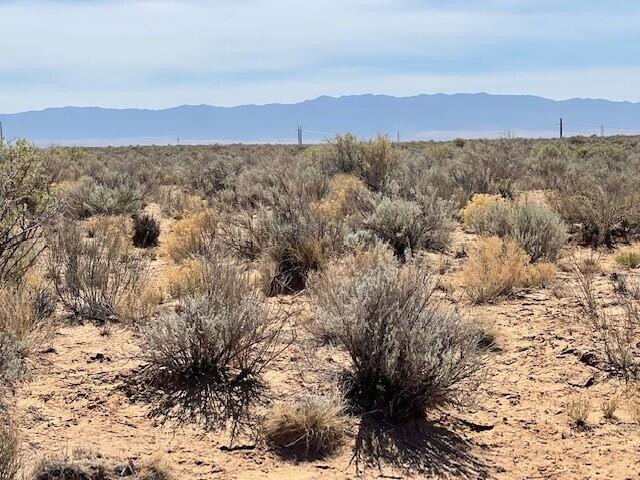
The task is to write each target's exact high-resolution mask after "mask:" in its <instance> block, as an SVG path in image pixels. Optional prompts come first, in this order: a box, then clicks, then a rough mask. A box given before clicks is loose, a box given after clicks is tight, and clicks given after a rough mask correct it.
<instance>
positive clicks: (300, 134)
mask: <svg viewBox="0 0 640 480" xmlns="http://www.w3.org/2000/svg"><path fill="white" fill-rule="evenodd" d="M298 145H299V146H302V126H301V125H298Z"/></svg>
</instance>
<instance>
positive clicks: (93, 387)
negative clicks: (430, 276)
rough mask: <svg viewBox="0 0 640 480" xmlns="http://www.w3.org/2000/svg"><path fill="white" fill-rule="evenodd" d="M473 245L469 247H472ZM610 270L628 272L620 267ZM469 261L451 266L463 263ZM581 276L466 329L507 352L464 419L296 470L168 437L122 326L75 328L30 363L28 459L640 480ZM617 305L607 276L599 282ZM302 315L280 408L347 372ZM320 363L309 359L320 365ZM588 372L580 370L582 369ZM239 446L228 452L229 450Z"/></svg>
mask: <svg viewBox="0 0 640 480" xmlns="http://www.w3.org/2000/svg"><path fill="white" fill-rule="evenodd" d="M467 240H468V239H464V238H463V239H462V240H460V241H462V242H464V241H467ZM604 260H605V261H604V264H605V270H608V271H611V270H615V269H618V270H619V268H618V267H615V266H614V264H613V262H612V261H611V256H610V255H609V256H608V257H606V258H605V259H604ZM459 261H462V260H453V262H454V268H455V262H459ZM571 281H572V279H571V275H570V274H568V273H563V272H561V273H560V278H559V280H558V282H557V284H556V285H555V286H554V287H552V288H547V289H544V290H533V291H527V292H522V293H520V294H518V295H517V296H515V297H514V298H511V299H508V300H505V301H502V302H500V303H498V304H496V305H490V306H483V307H472V306H470V305H466V304H463V306H462V308H463V310H465V311H466V313H467V314H468V315H470V316H471V317H473V318H477V319H479V320H481V321H483V322H487V323H489V324H491V325H494V327H495V331H496V336H497V348H496V349H495V351H494V352H493V353H492V355H491V359H490V361H489V363H488V364H487V366H486V369H485V371H486V373H485V374H486V379H485V381H484V383H483V384H482V386H481V388H480V389H479V390H478V392H477V395H475V396H474V398H473V404H472V406H471V407H469V408H467V409H465V410H463V411H453V410H452V411H447V412H439V413H436V414H433V415H432V416H431V417H430V422H429V423H425V424H422V425H411V426H408V427H405V428H403V429H397V428H396V429H393V428H389V429H388V430H387V431H386V433H385V435H384V436H382V437H380V436H379V435H378V434H377V433H378V432H377V430H376V429H375V428H373V427H371V426H370V425H368V424H367V423H368V422H367V421H366V420H365V421H362V422H361V421H360V420H358V419H353V421H352V424H351V426H350V437H349V438H348V440H347V442H346V444H345V445H344V446H343V447H342V448H341V450H340V451H339V452H337V453H336V454H335V455H333V456H331V457H330V458H324V459H321V460H314V461H308V462H296V461H293V460H291V459H286V458H283V457H281V456H280V455H279V454H278V452H277V451H274V450H273V449H271V448H270V447H268V446H267V445H265V444H264V442H261V441H256V440H254V439H251V438H250V437H246V436H243V437H240V438H238V439H237V440H236V441H235V442H234V443H233V444H230V441H229V437H228V434H227V433H225V432H218V433H211V432H209V433H207V432H206V431H205V430H204V429H203V428H202V426H201V425H199V424H198V423H194V424H186V425H177V424H175V423H174V422H171V421H169V422H167V423H162V422H161V421H160V420H159V418H157V417H154V416H152V415H151V414H150V412H151V409H150V405H149V404H148V403H147V402H145V401H144V400H143V399H138V398H135V397H132V396H131V395H129V393H128V389H127V388H124V387H125V386H126V385H129V384H130V382H131V381H132V378H135V373H136V372H137V371H138V370H139V367H140V366H141V362H140V360H139V359H138V358H137V357H138V354H139V348H140V347H139V345H140V342H139V338H138V334H137V333H136V332H135V331H134V330H132V329H130V328H125V327H118V326H114V327H112V328H111V329H110V331H109V334H108V335H105V334H104V333H105V332H104V331H103V330H102V329H101V328H98V327H96V326H94V325H81V326H65V327H63V328H61V329H60V330H59V331H58V333H57V334H56V336H55V337H54V338H53V339H52V341H51V348H50V349H48V350H44V351H43V352H41V353H40V354H38V355H37V356H35V357H33V358H32V361H31V374H30V376H29V378H28V379H27V380H26V381H25V382H24V383H22V384H21V385H20V386H19V387H18V389H17V391H16V393H15V412H14V413H15V419H16V422H17V424H18V425H19V427H20V432H21V435H22V438H23V445H24V449H25V452H26V458H27V460H28V462H29V463H33V462H34V461H36V460H37V459H39V458H42V457H43V456H51V455H58V454H64V453H66V452H70V451H72V450H73V449H75V448H84V449H94V450H96V451H100V452H102V453H103V454H105V455H108V456H114V457H119V458H132V459H136V460H142V461H144V460H147V459H149V458H152V457H154V456H161V457H162V458H164V459H165V460H166V461H167V462H168V463H169V464H171V465H173V467H174V470H175V472H176V474H177V478H180V479H193V480H204V479H267V478H268V479H282V480H284V479H320V478H322V479H350V478H354V477H357V476H360V477H361V478H392V479H396V478H397V479H399V478H469V479H476V478H497V479H505V480H506V479H525V478H526V479H534V478H546V479H558V478H562V479H565V478H566V479H572V478H576V479H593V478H610V479H636V478H640V426H638V425H635V424H633V422H632V421H631V419H630V416H629V413H628V412H627V410H626V407H625V404H624V402H623V403H622V404H621V406H620V408H619V409H618V411H617V419H615V420H605V419H604V418H603V416H602V414H601V412H600V403H601V401H602V400H604V399H606V398H609V397H611V396H612V395H615V394H619V393H621V392H622V391H623V389H624V384H623V383H621V382H620V381H619V380H616V379H612V378H610V377H609V376H608V375H607V374H605V373H604V372H602V371H601V370H598V369H597V368H595V367H592V366H590V365H589V363H591V362H589V361H588V359H589V358H590V356H589V355H584V354H585V353H588V352H590V351H592V350H593V349H594V342H593V338H592V337H591V334H590V332H589V329H588V328H587V327H586V326H585V325H583V324H581V323H580V322H579V321H578V318H579V315H578V310H577V305H576V302H575V299H574V298H573V296H572V295H571V293H570V290H571V288H570V285H571ZM599 288H600V289H601V291H602V295H603V298H605V297H606V295H610V293H605V292H609V290H610V289H609V280H608V276H607V275H606V273H605V275H603V276H602V277H601V279H600V280H599ZM278 301H281V302H282V303H283V304H284V308H288V309H290V311H293V312H297V313H298V315H297V316H296V317H294V318H295V320H294V323H293V327H294V328H297V329H298V331H299V340H298V342H297V343H296V344H294V345H293V346H291V347H290V348H289V349H288V350H286V351H285V353H284V354H283V355H281V356H280V357H279V358H278V359H277V360H276V361H275V363H274V364H273V365H272V367H271V368H270V370H269V372H268V373H267V379H268V383H269V387H270V392H271V394H272V396H273V397H274V398H275V400H278V399H284V398H290V397H291V396H294V395H295V394H297V393H300V392H303V391H305V390H308V389H313V388H316V386H315V385H322V382H323V380H322V379H323V378H326V374H327V372H329V371H331V370H332V369H334V368H335V367H336V366H338V365H340V364H341V363H343V361H344V355H343V354H342V353H341V352H338V351H337V350H335V349H332V348H329V347H327V348H323V349H320V350H317V349H313V348H310V346H309V345H308V344H307V340H306V337H305V335H306V334H305V332H304V329H302V328H300V324H301V322H303V321H304V316H305V315H308V313H307V312H308V308H307V307H306V301H307V300H306V298H305V296H304V295H300V296H298V297H296V298H293V299H291V298H283V299H280V300H275V301H274V302H278ZM310 352H311V353H310ZM581 359H582V360H581ZM577 394H584V395H587V396H588V397H589V399H590V400H591V406H592V411H591V415H590V417H589V421H588V428H585V429H577V428H575V427H573V426H572V424H571V421H570V419H569V417H568V416H567V414H566V409H565V405H566V403H567V401H568V400H570V399H571V398H573V397H574V396H575V395H577ZM230 445H231V446H230Z"/></svg>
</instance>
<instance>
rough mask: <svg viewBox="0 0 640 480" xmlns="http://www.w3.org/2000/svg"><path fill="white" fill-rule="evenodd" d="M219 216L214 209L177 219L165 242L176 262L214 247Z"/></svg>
mask: <svg viewBox="0 0 640 480" xmlns="http://www.w3.org/2000/svg"><path fill="white" fill-rule="evenodd" d="M218 222H219V218H218V216H217V214H216V213H215V212H213V211H212V210H204V211H201V212H197V213H194V214H191V215H189V216H187V217H185V218H183V219H182V220H179V221H177V222H176V223H175V224H174V225H173V228H172V229H171V232H170V234H169V235H168V236H167V239H166V240H165V241H164V243H163V247H164V250H165V252H166V253H167V254H168V255H169V257H170V258H171V259H172V260H173V261H174V262H176V263H180V262H182V261H184V260H186V259H189V258H194V257H197V256H199V255H206V254H207V253H208V251H209V250H210V249H211V248H212V245H213V242H214V240H215V238H216V234H217V230H218Z"/></svg>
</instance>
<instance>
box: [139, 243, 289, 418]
mask: <svg viewBox="0 0 640 480" xmlns="http://www.w3.org/2000/svg"><path fill="white" fill-rule="evenodd" d="M203 268H204V269H206V278H207V279H208V281H209V283H208V285H206V287H205V288H203V289H202V291H201V293H199V294H197V295H193V296H187V297H184V298H182V299H181V300H180V303H179V305H178V306H177V307H176V308H175V309H174V310H168V311H164V312H162V313H161V314H160V317H159V318H158V319H157V320H155V321H153V322H150V323H149V324H148V325H147V326H146V327H145V328H144V329H143V343H144V348H143V350H142V352H143V353H142V358H143V359H144V360H145V362H146V363H147V367H146V372H147V374H148V377H147V381H149V382H150V384H151V385H154V386H157V387H159V388H160V389H161V390H162V392H168V394H169V399H168V400H167V399H164V400H163V402H161V404H164V402H166V401H168V407H167V408H168V409H169V410H172V409H173V408H174V407H175V405H176V402H180V401H181V402H183V403H184V404H182V405H181V406H182V407H183V408H185V409H187V408H191V409H193V410H195V412H196V413H195V414H194V415H195V416H196V417H197V418H198V419H199V420H200V419H203V420H205V421H206V423H207V426H214V427H216V428H217V427H221V426H223V425H224V424H225V423H226V421H228V420H233V421H234V422H235V421H238V417H243V416H245V415H248V413H247V412H246V410H247V409H248V406H249V405H250V404H251V403H252V402H253V401H254V400H256V398H253V396H254V394H255V396H258V391H257V390H256V389H254V388H251V386H252V385H254V386H255V385H256V384H261V383H262V381H263V377H262V374H263V373H264V370H265V368H266V367H267V366H268V365H269V364H270V363H271V362H272V361H273V360H274V358H276V357H277V355H278V354H279V353H281V352H282V350H283V349H284V348H285V347H286V346H287V343H286V342H285V339H284V337H283V331H284V330H283V329H284V317H282V316H281V315H280V314H279V313H277V312H270V311H269V310H268V308H267V306H266V305H265V303H264V301H263V298H262V297H261V296H260V295H259V294H258V293H257V292H256V291H255V290H254V289H253V288H252V287H251V284H250V282H249V279H248V277H247V275H246V273H244V272H243V271H241V270H240V269H239V268H238V267H237V266H235V265H233V264H230V263H229V262H227V261H226V260H224V259H223V258H222V257H220V256H219V255H211V256H209V258H207V259H206V263H205V264H204V265H203ZM169 387H171V388H169ZM172 391H174V392H175V391H179V392H185V393H183V394H180V395H179V398H177V397H172V396H171V392H172ZM187 392H189V393H187ZM195 392H197V394H196V393H195ZM252 392H253V393H252ZM192 397H193V398H192ZM194 398H195V400H194ZM201 417H203V418H201ZM190 418H191V417H190ZM234 427H235V425H234Z"/></svg>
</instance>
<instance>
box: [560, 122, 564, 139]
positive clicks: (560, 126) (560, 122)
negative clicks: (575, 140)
mask: <svg viewBox="0 0 640 480" xmlns="http://www.w3.org/2000/svg"><path fill="white" fill-rule="evenodd" d="M562 133H563V132H562V117H560V138H562Z"/></svg>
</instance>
